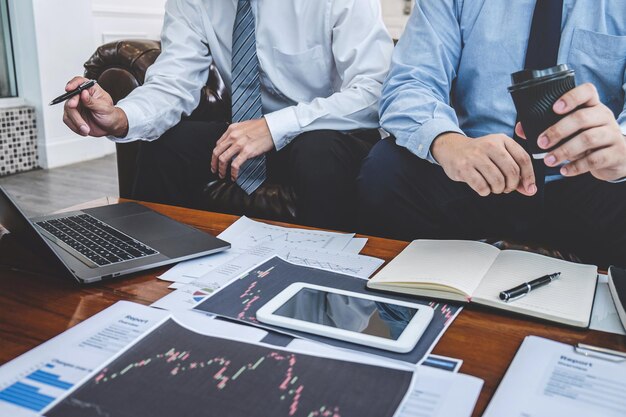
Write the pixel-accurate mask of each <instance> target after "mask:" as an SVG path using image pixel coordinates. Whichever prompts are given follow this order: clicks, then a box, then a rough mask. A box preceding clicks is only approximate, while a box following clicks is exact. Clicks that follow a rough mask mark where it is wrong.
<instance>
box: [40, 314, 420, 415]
mask: <svg viewBox="0 0 626 417" xmlns="http://www.w3.org/2000/svg"><path fill="white" fill-rule="evenodd" d="M411 378H412V373H411V372H407V371H401V370H393V369H388V368H382V367H376V366H370V365H364V364H357V363H352V362H346V361H340V360H334V359H327V358H320V357H314V356H309V355H303V354H296V353H293V352H288V351H283V350H279V349H271V348H267V347H264V346H259V345H254V344H247V343H242V342H237V341H233V340H228V339H221V338H216V337H211V336H206V335H201V334H198V333H195V332H193V331H191V330H188V329H186V328H184V327H182V326H180V325H179V324H177V323H176V322H175V321H173V320H168V321H166V322H165V323H163V324H162V325H161V326H159V328H157V329H156V330H154V331H153V332H152V333H151V334H149V335H148V336H146V337H145V338H144V339H142V340H141V341H140V342H138V343H137V344H136V345H135V346H133V347H132V348H130V349H129V350H128V351H126V352H125V353H123V354H122V355H121V356H119V357H118V358H117V359H116V360H114V361H113V362H111V363H110V364H108V365H107V366H106V367H104V368H103V369H101V370H100V371H99V372H97V374H96V375H95V376H93V377H92V378H91V379H90V380H89V381H87V382H86V383H84V384H83V385H82V386H81V387H80V388H78V389H77V390H76V391H74V392H73V393H72V394H70V395H69V396H68V397H67V398H66V399H64V400H63V401H62V402H60V403H59V404H58V405H56V406H55V407H54V408H53V409H52V410H50V411H49V412H47V413H46V416H47V417H136V416H151V417H171V416H180V417H200V416H209V415H210V416H228V417H253V416H259V417H261V416H263V417H266V416H272V417H281V416H289V417H291V416H294V417H347V416H360V417H361V416H362V417H385V416H389V417H391V416H393V414H394V413H395V411H396V409H397V407H398V406H399V405H400V402H401V401H402V398H403V397H404V395H405V394H406V392H407V390H408V388H409V386H410V382H411ZM372 392H376V396H373V395H371V393H372Z"/></svg>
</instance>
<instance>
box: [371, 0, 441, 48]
mask: <svg viewBox="0 0 626 417" xmlns="http://www.w3.org/2000/svg"><path fill="white" fill-rule="evenodd" d="M434 1H439V0H434ZM381 3H382V7H383V19H384V20H385V23H386V24H387V28H388V29H389V32H390V33H391V36H392V37H393V38H394V39H399V38H400V36H401V35H402V32H403V31H404V27H405V26H406V23H407V21H408V20H409V14H407V13H406V12H407V11H409V9H412V8H413V4H414V3H415V0H408V1H407V0H381Z"/></svg>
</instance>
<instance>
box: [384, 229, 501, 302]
mask: <svg viewBox="0 0 626 417" xmlns="http://www.w3.org/2000/svg"><path fill="white" fill-rule="evenodd" d="M499 253H500V250H499V249H498V248H495V247H493V246H491V245H488V244H486V243H480V242H472V241H466V240H425V239H424V240H414V241H413V242H411V244H410V245H409V246H407V247H406V249H404V250H403V251H402V252H401V253H400V254H399V255H398V256H396V258H395V259H393V260H392V261H391V262H390V263H389V265H387V266H386V267H384V268H383V269H382V270H381V271H380V272H379V273H378V274H376V275H375V276H374V278H372V282H376V283H380V284H383V283H416V284H417V283H428V284H437V285H444V286H449V287H452V288H457V289H459V290H461V291H463V292H464V293H465V294H468V295H470V296H471V294H472V293H473V292H474V290H475V289H476V288H477V287H478V285H479V284H480V280H481V279H482V277H483V276H484V275H485V274H486V273H487V271H488V270H489V268H490V267H491V264H492V263H493V262H494V260H495V259H496V257H497V256H498V254H499Z"/></svg>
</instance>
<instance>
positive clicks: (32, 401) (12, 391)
mask: <svg viewBox="0 0 626 417" xmlns="http://www.w3.org/2000/svg"><path fill="white" fill-rule="evenodd" d="M54 399H55V398H54V397H50V396H48V395H43V394H40V393H39V388H36V387H32V386H30V385H26V384H23V383H21V382H16V383H15V384H13V385H11V386H9V387H7V388H5V389H3V390H2V391H0V400H2V401H6V402H8V403H11V404H15V405H17V406H19V407H22V408H27V409H29V410H34V411H41V410H43V409H44V408H45V407H46V406H47V405H48V404H50V403H51V402H52V401H54Z"/></svg>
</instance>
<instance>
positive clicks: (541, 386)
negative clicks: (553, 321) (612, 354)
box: [483, 336, 626, 417]
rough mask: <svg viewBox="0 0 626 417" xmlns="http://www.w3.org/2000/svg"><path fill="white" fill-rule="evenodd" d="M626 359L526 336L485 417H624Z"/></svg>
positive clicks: (625, 414)
mask: <svg viewBox="0 0 626 417" xmlns="http://www.w3.org/2000/svg"><path fill="white" fill-rule="evenodd" d="M624 394H626V361H624V362H611V361H608V360H606V359H601V358H595V357H591V356H585V355H582V354H579V353H576V352H575V350H574V348H573V347H572V346H570V345H566V344H563V343H558V342H554V341H551V340H548V339H543V338H540V337H536V336H528V337H526V339H524V342H523V343H522V346H521V347H520V349H519V350H518V352H517V355H516V356H515V359H514V360H513V362H512V363H511V366H510V367H509V369H508V371H507V373H506V375H505V377H504V379H503V380H502V382H501V383H500V386H499V387H498V390H497V391H496V393H495V395H494V397H493V399H492V400H491V403H490V404H489V406H488V407H487V411H486V412H485V414H484V415H483V417H502V416H507V417H624V416H626V397H625V395H624Z"/></svg>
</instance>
